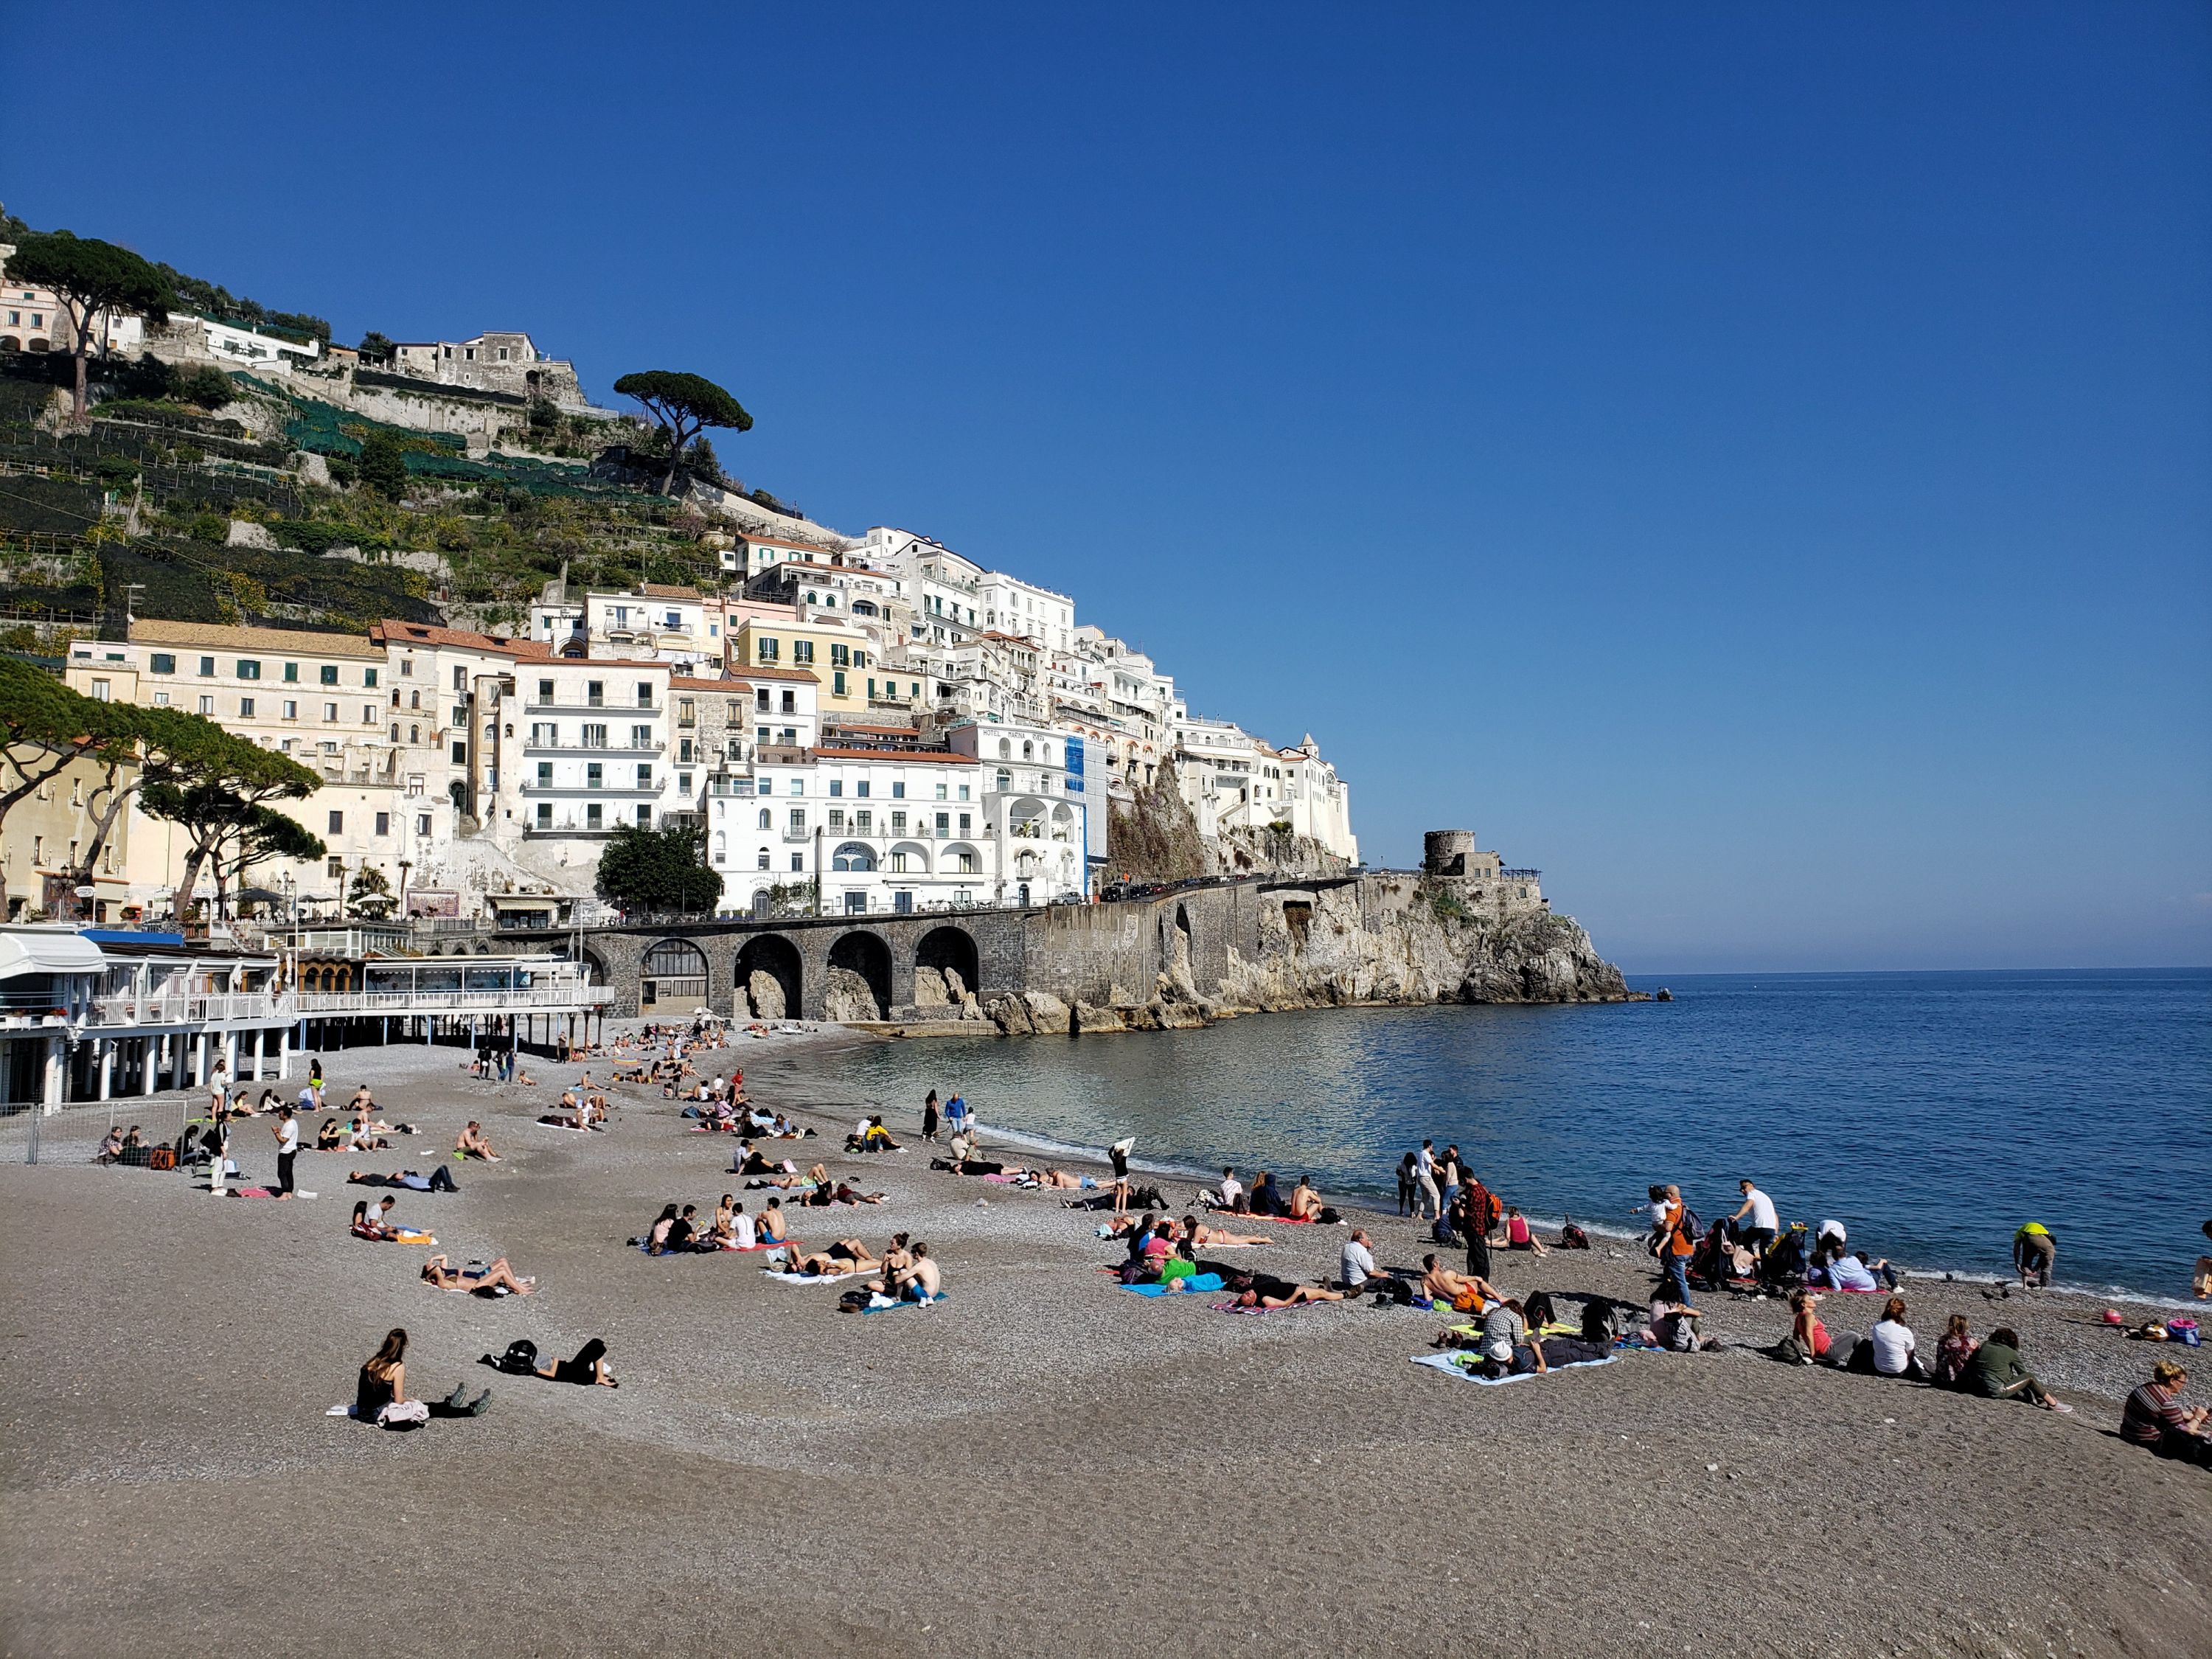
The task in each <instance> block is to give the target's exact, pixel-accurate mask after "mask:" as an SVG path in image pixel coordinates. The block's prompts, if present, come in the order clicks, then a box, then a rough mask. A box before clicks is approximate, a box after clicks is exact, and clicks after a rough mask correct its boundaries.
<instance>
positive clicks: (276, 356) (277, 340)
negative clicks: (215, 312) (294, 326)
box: [191, 317, 323, 371]
mask: <svg viewBox="0 0 2212 1659" xmlns="http://www.w3.org/2000/svg"><path fill="white" fill-rule="evenodd" d="M191 321H192V322H194V323H197V325H199V328H200V331H201V332H202V334H203V335H204V336H205V337H206V342H207V349H208V353H209V355H210V356H212V357H214V358H215V359H216V361H217V362H225V363H232V364H234V365H236V366H237V367H238V368H276V369H283V370H288V371H289V369H290V368H291V367H292V365H293V364H294V363H312V362H314V361H315V360H316V359H317V358H318V357H320V356H322V355H323V343H322V342H321V341H319V340H316V339H307V340H289V339H286V338H285V337H283V336H282V335H278V334H263V333H260V332H259V331H257V330H254V329H250V328H236V327H234V326H233V325H230V324H228V323H218V322H216V321H215V320H214V319H212V318H209V317H194V318H192V319H191Z"/></svg>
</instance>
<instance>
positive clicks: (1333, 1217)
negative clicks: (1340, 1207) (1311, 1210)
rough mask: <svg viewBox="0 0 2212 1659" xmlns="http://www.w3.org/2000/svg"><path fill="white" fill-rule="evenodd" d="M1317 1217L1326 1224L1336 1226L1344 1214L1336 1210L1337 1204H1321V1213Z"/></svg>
mask: <svg viewBox="0 0 2212 1659" xmlns="http://www.w3.org/2000/svg"><path fill="white" fill-rule="evenodd" d="M1316 1219H1317V1220H1319V1221H1321V1222H1322V1223H1323V1224H1324V1225H1328V1226H1331V1227H1334V1226H1335V1225H1336V1224H1337V1223H1338V1222H1340V1221H1341V1220H1343V1219H1344V1218H1343V1217H1342V1216H1340V1215H1339V1214H1338V1213H1337V1212H1336V1206H1334V1204H1324V1205H1322V1206H1321V1214H1320V1215H1319V1216H1318V1217H1316Z"/></svg>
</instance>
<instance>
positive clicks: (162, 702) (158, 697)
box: [154, 691, 169, 708]
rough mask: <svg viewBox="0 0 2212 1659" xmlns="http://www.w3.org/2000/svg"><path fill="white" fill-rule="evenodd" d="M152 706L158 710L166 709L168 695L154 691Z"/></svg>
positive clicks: (164, 692)
mask: <svg viewBox="0 0 2212 1659" xmlns="http://www.w3.org/2000/svg"><path fill="white" fill-rule="evenodd" d="M154 704H155V707H156V708H167V707H168V706H169V694H168V693H167V692H166V691H156V692H155V694H154Z"/></svg>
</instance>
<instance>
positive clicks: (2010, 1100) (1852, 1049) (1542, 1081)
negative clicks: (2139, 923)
mask: <svg viewBox="0 0 2212 1659" xmlns="http://www.w3.org/2000/svg"><path fill="white" fill-rule="evenodd" d="M1664 982H1665V983H1666V984H1667V985H1668V987H1670V988H1671V989H1672V991H1673V992H1674V1000H1673V1001H1671V1002H1664V1003H1662V1002H1647V1003H1627V1004H1620V1005H1613V1006H1580V1007H1473V1008H1467V1007H1435V1008H1360V1009H1326V1010H1315V1011H1310V1012H1297V1013H1285V1014H1266V1015H1254V1016H1248V1017H1246V1018H1240V1019H1236V1020H1230V1021H1225V1022H1224V1023H1222V1024H1218V1025H1217V1026H1214V1027H1213V1028H1212V1029H1210V1030H1198V1031H1171V1032H1153V1033H1143V1034H1137V1035H1132V1036H1090V1037H1076V1038H1073V1039H1069V1038H1053V1037H1031V1038H1023V1039H1018V1040H1003V1039H991V1038H979V1039H976V1040H974V1041H959V1040H930V1041H918V1042H889V1043H882V1044H876V1045H872V1046H869V1047H867V1048H860V1049H856V1050H853V1051H850V1052H848V1053H847V1054H842V1055H841V1056H839V1058H838V1059H837V1060H836V1062H835V1063H836V1066H837V1067H838V1069H839V1070H840V1071H841V1072H842V1073H843V1075H844V1076H845V1077H846V1078H847V1079H848V1080H849V1081H851V1082H852V1083H853V1084H854V1085H856V1086H857V1087H858V1088H859V1089H860V1091H862V1092H863V1093H864V1094H866V1095H867V1096H868V1097H871V1098H872V1099H875V1100H877V1101H878V1102H879V1103H882V1104H884V1106H885V1107H887V1108H891V1109H896V1110H897V1111H898V1112H899V1113H900V1115H902V1117H903V1116H905V1115H908V1114H909V1113H912V1112H915V1111H918V1110H919V1109H920V1106H921V1099H922V1097H923V1095H924V1094H925V1093H926V1092H927V1091H928V1090H930V1089H935V1090H937V1091H938V1092H939V1096H940V1097H950V1096H951V1094H952V1093H954V1092H956V1091H957V1092H959V1093H962V1094H964V1095H965V1096H966V1097H967V1098H968V1100H969V1103H970V1104H971V1105H973V1106H974V1107H975V1109H976V1110H977V1112H978V1113H979V1115H980V1116H981V1120H982V1121H983V1122H984V1124H985V1125H986V1126H987V1139H990V1138H991V1136H992V1135H993V1134H994V1133H998V1134H1004V1135H1006V1136H1012V1137H1019V1138H1021V1139H1025V1140H1027V1141H1029V1142H1030V1144H1032V1145H1034V1146H1038V1147H1041V1148H1047V1149H1048V1148H1051V1147H1054V1146H1059V1147H1063V1148H1067V1149H1074V1150H1080V1151H1081V1152H1084V1153H1085V1155H1086V1156H1089V1157H1093V1158H1096V1157H1100V1156H1102V1154H1101V1152H1100V1151H1099V1149H1100V1148H1101V1147H1103V1146H1104V1145H1105V1143H1107V1142H1109V1141H1111V1140H1114V1139H1118V1138H1119V1137H1121V1136H1122V1135H1125V1134H1134V1135H1135V1136H1136V1137H1137V1154H1136V1159H1135V1162H1136V1163H1137V1164H1139V1165H1142V1166H1149V1167H1151V1168H1153V1169H1155V1170H1175V1171H1176V1172H1178V1173H1179V1174H1189V1175H1196V1174H1198V1173H1200V1172H1208V1171H1211V1172H1218V1170H1219V1168H1220V1166H1221V1165H1222V1164H1236V1165H1237V1168H1238V1170H1239V1172H1240V1173H1241V1174H1243V1176H1245V1178H1246V1179H1247V1180H1248V1181H1249V1179H1250V1176H1251V1173H1252V1171H1253V1170H1255V1169H1259V1168H1267V1169H1270V1170H1274V1171H1275V1172H1276V1173H1277V1174H1278V1175H1279V1176H1285V1177H1295V1176H1299V1175H1310V1176H1312V1177H1313V1179H1314V1181H1315V1183H1316V1185H1317V1186H1318V1187H1320V1188H1321V1189H1322V1191H1323V1192H1324V1193H1326V1194H1348V1195H1352V1196H1355V1197H1362V1196H1364V1197H1377V1198H1380V1199H1382V1200H1383V1202H1384V1204H1385V1206H1391V1205H1395V1195H1396V1179H1395V1173H1394V1171H1395V1165H1396V1164H1397V1162H1398V1160H1399V1158H1401V1156H1402V1155H1403V1154H1404V1153H1406V1152H1410V1151H1412V1150H1413V1149H1414V1148H1416V1147H1418V1146H1419V1145H1420V1143H1421V1141H1422V1139H1424V1138H1428V1139H1434V1140H1435V1141H1436V1143H1437V1147H1438V1149H1439V1150H1441V1149H1442V1148H1443V1146H1445V1145H1446V1144H1447V1143H1449V1142H1457V1143H1458V1145H1459V1147H1460V1150H1461V1152H1462V1153H1463V1154H1464V1155H1465V1156H1466V1157H1467V1158H1468V1160H1469V1161H1470V1162H1471V1163H1472V1164H1473V1165H1474V1169H1475V1170H1476V1171H1477V1173H1478V1174H1480V1176H1481V1177H1482V1178H1483V1179H1484V1180H1485V1181H1486V1182H1489V1183H1490V1185H1491V1186H1492V1188H1494V1189H1495V1190H1497V1191H1498V1194H1500V1196H1501V1197H1503V1198H1504V1200H1506V1201H1507V1202H1509V1203H1512V1204H1516V1205H1519V1206H1521V1207H1522V1209H1523V1210H1525V1211H1526V1212H1528V1213H1529V1214H1530V1215H1532V1216H1540V1217H1543V1218H1547V1219H1549V1218H1557V1217H1559V1215H1561V1214H1562V1213H1571V1214H1572V1215H1573V1216H1574V1218H1576V1219H1577V1221H1580V1222H1582V1223H1583V1224H1584V1225H1587V1226H1590V1227H1592V1229H1593V1230H1594V1231H1595V1230H1601V1229H1602V1230H1608V1231H1631V1230H1633V1229H1634V1228H1636V1227H1637V1226H1638V1214H1637V1212H1638V1210H1639V1207H1640V1206H1641V1205H1642V1204H1643V1202H1644V1188H1646V1187H1647V1186H1648V1185H1650V1183H1652V1182H1665V1181H1672V1182H1680V1184H1681V1188H1682V1191H1683V1194H1684V1196H1685V1197H1686V1199H1687V1200H1688V1201H1689V1203H1690V1206H1691V1207H1692V1209H1694V1210H1695V1211H1696V1212H1698V1213H1699V1215H1700V1216H1701V1217H1703V1218H1705V1219H1706V1220H1707V1221H1711V1219H1712V1218H1715V1217H1716V1216H1720V1215H1726V1214H1729V1213H1731V1212H1733V1211H1734V1210H1735V1207H1736V1206H1737V1204H1738V1203H1739V1202H1740V1199H1739V1197H1738V1194H1737V1190H1736V1185H1735V1183H1736V1181H1737V1178H1738V1177H1739V1176H1749V1177H1751V1178H1752V1179H1753V1180H1754V1181H1756V1182H1758V1183H1759V1186H1760V1187H1761V1188H1764V1189H1765V1191H1766V1192H1767V1193H1769V1194H1771V1196H1772V1197H1773V1199H1774V1200H1775V1202H1776V1204H1777V1206H1778V1207H1779V1209H1780V1210H1781V1212H1782V1215H1783V1218H1784V1222H1785V1224H1786V1223H1787V1222H1788V1221H1790V1220H1792V1219H1796V1220H1802V1221H1805V1222H1807V1223H1808V1225H1818V1224H1819V1223H1820V1222H1821V1221H1822V1220H1825V1219H1831V1218H1832V1219H1834V1220H1838V1221H1840V1222H1842V1223H1844V1225H1845V1227H1846V1228H1847V1229H1848V1231H1849V1233H1850V1240H1851V1243H1852V1244H1853V1245H1854V1246H1855V1247H1857V1248H1862V1249H1866V1250H1868V1251H1869V1253H1870V1254H1872V1255H1875V1256H1888V1257H1890V1258H1891V1259H1893V1261H1896V1262H1898V1263H1899V1265H1900V1266H1901V1267H1905V1268H1908V1269H1911V1270H1916V1271H1919V1272H1931V1273H1943V1272H1955V1273H1961V1274H1999V1273H2004V1272H2005V1271H2006V1270H2007V1268H2008V1262H2009V1253H2010V1248H2011V1240H2012V1236H2013V1232H2014V1230H2015V1229H2016V1228H2017V1227H2019V1226H2020V1225H2021V1223H2022V1222H2025V1221H2031V1220H2033V1221H2040V1222H2042V1223H2043V1224H2044V1225H2045V1226H2047V1227H2049V1228H2050V1229H2051V1231H2052V1232H2053V1233H2054V1234H2055V1235H2056V1236H2057V1240H2058V1249H2059V1255H2058V1263H2059V1279H2060V1280H2061V1281H2062V1282H2063V1283H2068V1284H2071V1285H2076V1286H2079V1287H2082V1288H2087V1289H2093V1290H2096V1291H2118V1290H2127V1291H2136V1292H2140V1293H2143V1294H2147V1295H2150V1296H2154V1297H2160V1298H2175V1297H2182V1298H2185V1297H2187V1295H2188V1291H2189V1274H2190V1268H2191V1263H2192V1262H2193V1261H2195V1259H2196V1257H2197V1255H2198V1254H2199V1253H2200V1252H2204V1251H2212V1241H2208V1240H2207V1239H2206V1238H2205V1237H2204V1236H2203V1233H2202V1232H2201V1231H2199V1228H2200V1226H2201V1225H2202V1224H2203V1222H2204V1221H2205V1219H2206V1218H2208V1217H2212V969H2172V970H2141V971H2089V970H2081V971H2052V972H2033V973H2027V972H2021V973H1942V974H1756V975H1681V976H1677V977H1674V978H1671V979H1668V980H1667V981H1664ZM1631 983H1632V986H1633V987H1635V988H1636V989H1638V990H1644V991H1654V990H1656V989H1657V988H1659V986H1660V984H1661V983H1662V981H1659V980H1657V979H1651V978H1636V979H1632V981H1631ZM1187 1193H1188V1188H1182V1189H1181V1190H1179V1191H1178V1192H1177V1193H1176V1197H1177V1199H1178V1200H1180V1199H1181V1198H1182V1197H1183V1196H1185V1195H1187Z"/></svg>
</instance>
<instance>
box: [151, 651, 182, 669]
mask: <svg viewBox="0 0 2212 1659" xmlns="http://www.w3.org/2000/svg"><path fill="white" fill-rule="evenodd" d="M153 671H154V672H155V673H156V674H173V673H175V672H176V671H177V657H176V653H174V652H173V651H156V652H155V653H154V666H153Z"/></svg>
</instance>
